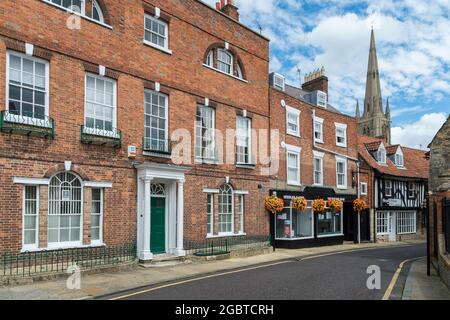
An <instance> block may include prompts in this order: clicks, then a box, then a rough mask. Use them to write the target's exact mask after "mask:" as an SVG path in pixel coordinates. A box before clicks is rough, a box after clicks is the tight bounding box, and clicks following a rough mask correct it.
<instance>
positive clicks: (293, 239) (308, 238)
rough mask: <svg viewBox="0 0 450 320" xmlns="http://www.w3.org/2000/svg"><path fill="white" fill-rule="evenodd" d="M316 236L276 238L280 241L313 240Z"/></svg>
mask: <svg viewBox="0 0 450 320" xmlns="http://www.w3.org/2000/svg"><path fill="white" fill-rule="evenodd" d="M311 239H314V237H304V238H275V240H279V241H298V240H311Z"/></svg>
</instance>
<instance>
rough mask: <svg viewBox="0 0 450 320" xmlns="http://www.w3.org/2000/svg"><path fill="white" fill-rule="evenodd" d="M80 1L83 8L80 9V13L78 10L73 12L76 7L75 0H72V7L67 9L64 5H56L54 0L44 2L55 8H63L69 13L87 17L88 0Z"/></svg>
mask: <svg viewBox="0 0 450 320" xmlns="http://www.w3.org/2000/svg"><path fill="white" fill-rule="evenodd" d="M80 1H81V8H80V11H79V12H78V11H76V10H73V7H74V5H73V0H71V3H72V5H71V6H70V7H65V6H63V5H62V4H57V3H54V2H53V1H52V0H44V2H47V3H50V4H51V5H53V6H56V7H59V8H62V9H64V10H67V11H69V12H73V13H77V14H79V15H82V16H85V15H86V0H80ZM61 3H63V0H61Z"/></svg>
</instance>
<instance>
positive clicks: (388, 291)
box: [382, 257, 423, 300]
mask: <svg viewBox="0 0 450 320" xmlns="http://www.w3.org/2000/svg"><path fill="white" fill-rule="evenodd" d="M421 258H423V257H419V258H413V259H407V260H405V261H403V262H402V263H400V265H399V266H398V268H397V270H396V271H395V273H394V276H393V277H392V280H391V282H390V283H389V286H388V288H387V289H386V292H385V293H384V296H383V299H382V300H389V298H390V297H391V294H392V291H393V290H394V288H395V285H396V284H397V280H398V277H399V276H400V273H401V272H402V270H403V267H404V266H405V264H406V263H408V262H411V261H414V260H418V259H421Z"/></svg>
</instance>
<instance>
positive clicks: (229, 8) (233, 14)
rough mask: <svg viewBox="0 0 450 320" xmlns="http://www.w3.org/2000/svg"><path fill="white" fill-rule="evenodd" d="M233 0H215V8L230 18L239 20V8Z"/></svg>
mask: <svg viewBox="0 0 450 320" xmlns="http://www.w3.org/2000/svg"><path fill="white" fill-rule="evenodd" d="M234 1H235V0H220V2H216V10H218V11H221V12H223V13H225V14H226V15H227V16H229V17H230V18H231V19H234V20H236V21H239V11H238V10H239V9H238V7H236V5H235V4H234Z"/></svg>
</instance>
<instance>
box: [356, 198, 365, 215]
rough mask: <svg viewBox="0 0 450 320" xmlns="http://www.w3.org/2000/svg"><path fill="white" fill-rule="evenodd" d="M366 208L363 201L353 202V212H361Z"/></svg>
mask: <svg viewBox="0 0 450 320" xmlns="http://www.w3.org/2000/svg"><path fill="white" fill-rule="evenodd" d="M366 208H367V205H366V202H365V201H364V200H363V199H356V200H355V201H353V210H354V211H356V212H358V213H359V212H361V211H363V210H365V209H366Z"/></svg>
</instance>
